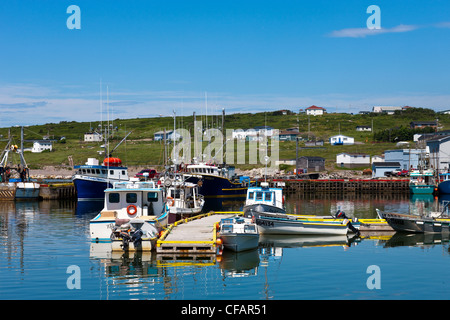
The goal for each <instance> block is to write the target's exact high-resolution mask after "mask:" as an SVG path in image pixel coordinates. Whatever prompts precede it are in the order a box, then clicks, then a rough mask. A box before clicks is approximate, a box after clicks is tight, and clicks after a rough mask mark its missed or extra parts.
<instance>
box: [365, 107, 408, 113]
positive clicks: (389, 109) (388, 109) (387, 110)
mask: <svg viewBox="0 0 450 320" xmlns="http://www.w3.org/2000/svg"><path fill="white" fill-rule="evenodd" d="M397 110H403V107H395V106H375V107H373V109H372V112H376V113H383V112H384V113H387V114H394V112H395V111H397Z"/></svg>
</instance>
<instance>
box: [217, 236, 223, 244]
mask: <svg viewBox="0 0 450 320" xmlns="http://www.w3.org/2000/svg"><path fill="white" fill-rule="evenodd" d="M216 244H218V245H219V246H221V245H222V244H223V242H222V239H220V238H217V240H216Z"/></svg>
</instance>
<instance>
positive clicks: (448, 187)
mask: <svg viewBox="0 0 450 320" xmlns="http://www.w3.org/2000/svg"><path fill="white" fill-rule="evenodd" d="M438 183H439V184H438V191H439V193H440V194H450V173H449V172H446V173H440V174H439V181H438Z"/></svg>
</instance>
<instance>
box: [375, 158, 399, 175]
mask: <svg viewBox="0 0 450 320" xmlns="http://www.w3.org/2000/svg"><path fill="white" fill-rule="evenodd" d="M395 169H400V162H392V161H387V162H373V163H372V178H381V177H385V175H384V174H385V172H389V171H393V170H395Z"/></svg>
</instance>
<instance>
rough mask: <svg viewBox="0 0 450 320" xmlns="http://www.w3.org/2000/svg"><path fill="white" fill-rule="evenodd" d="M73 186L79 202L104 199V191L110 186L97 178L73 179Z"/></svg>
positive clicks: (110, 186)
mask: <svg viewBox="0 0 450 320" xmlns="http://www.w3.org/2000/svg"><path fill="white" fill-rule="evenodd" d="M73 184H74V185H75V190H76V191H77V197H78V199H79V200H101V199H104V198H105V190H106V189H107V188H112V184H111V183H109V182H107V181H104V180H102V179H98V178H90V177H89V178H88V177H86V178H74V179H73Z"/></svg>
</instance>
